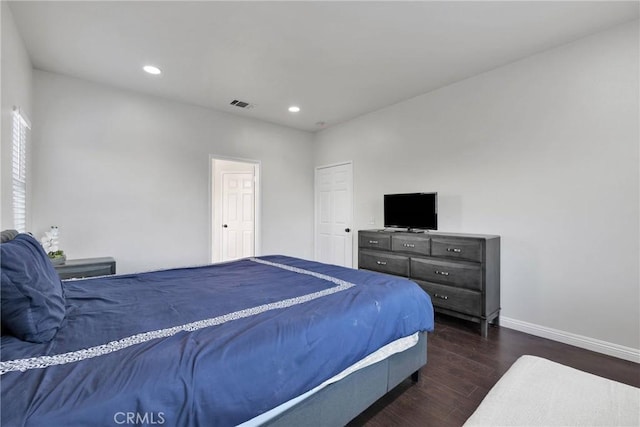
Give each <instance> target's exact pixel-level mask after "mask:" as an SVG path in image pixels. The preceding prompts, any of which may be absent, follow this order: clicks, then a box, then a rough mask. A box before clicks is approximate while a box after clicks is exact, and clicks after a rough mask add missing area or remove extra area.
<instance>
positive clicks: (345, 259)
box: [315, 163, 353, 267]
mask: <svg viewBox="0 0 640 427" xmlns="http://www.w3.org/2000/svg"><path fill="white" fill-rule="evenodd" d="M315 193H316V194H315V208H316V214H315V222H316V224H315V225H316V226H315V230H316V231H315V234H316V235H315V256H316V260H317V261H320V262H325V263H328V264H336V265H342V266H344V267H351V266H352V265H353V253H352V251H353V240H352V239H353V237H352V236H353V232H352V230H351V227H352V225H351V222H352V216H353V167H352V164H351V163H345V164H340V165H335V166H327V167H319V168H317V169H316V176H315Z"/></svg>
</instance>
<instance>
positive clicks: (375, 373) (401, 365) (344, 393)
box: [263, 332, 427, 427]
mask: <svg viewBox="0 0 640 427" xmlns="http://www.w3.org/2000/svg"><path fill="white" fill-rule="evenodd" d="M426 363H427V334H426V332H421V333H420V334H419V340H418V343H417V344H416V345H414V346H413V347H411V348H409V349H407V350H405V351H403V352H401V353H396V354H394V355H392V356H391V357H389V358H387V359H384V360H381V361H380V362H378V363H375V364H373V365H370V366H367V367H366V368H363V369H361V370H359V371H356V372H354V373H352V374H351V375H349V376H347V377H345V378H343V379H342V380H340V381H338V382H335V383H333V384H330V385H328V386H327V387H325V388H323V389H322V390H320V391H318V392H317V393H315V394H313V395H311V396H309V397H308V398H307V399H305V400H303V401H302V402H299V403H298V404H296V405H294V406H292V407H291V408H289V409H287V410H286V411H284V412H283V413H281V414H279V415H277V416H276V417H274V418H272V419H270V420H269V421H267V422H266V423H264V424H263V425H264V426H272V427H291V426H303V425H308V424H309V420H313V424H314V425H316V426H327V427H329V426H334V427H339V426H344V425H346V424H347V423H348V422H349V421H351V420H352V419H353V418H355V417H356V416H358V415H359V414H360V413H361V412H363V411H364V410H365V409H367V408H368V407H369V406H371V404H373V403H374V402H375V401H376V400H378V399H379V398H381V397H382V396H384V395H385V394H386V393H387V392H389V391H390V390H391V389H393V388H394V387H395V386H397V385H398V384H400V383H401V382H402V381H404V380H405V379H406V378H408V377H409V376H411V379H412V380H413V381H414V382H417V381H418V372H419V371H418V370H419V369H420V368H421V367H422V366H424V365H425V364H426Z"/></svg>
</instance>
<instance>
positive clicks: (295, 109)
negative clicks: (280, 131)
mask: <svg viewBox="0 0 640 427" xmlns="http://www.w3.org/2000/svg"><path fill="white" fill-rule="evenodd" d="M298 111H300V107H297V106H295V105H292V106H291V107H289V112H290V113H297V112H298Z"/></svg>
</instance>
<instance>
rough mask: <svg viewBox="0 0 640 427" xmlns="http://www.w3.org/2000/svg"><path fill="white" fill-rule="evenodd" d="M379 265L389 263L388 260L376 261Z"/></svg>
mask: <svg viewBox="0 0 640 427" xmlns="http://www.w3.org/2000/svg"><path fill="white" fill-rule="evenodd" d="M376 264H378V265H387V261H376Z"/></svg>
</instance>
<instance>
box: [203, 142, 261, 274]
mask: <svg viewBox="0 0 640 427" xmlns="http://www.w3.org/2000/svg"><path fill="white" fill-rule="evenodd" d="M215 160H223V161H228V162H236V163H246V164H250V165H252V166H253V171H254V179H255V187H254V194H253V197H254V207H253V209H254V211H255V212H254V218H253V221H254V228H253V230H254V233H253V248H254V249H253V250H254V255H255V256H260V255H262V239H261V235H262V233H261V230H262V187H261V182H262V180H261V173H262V162H261V161H260V160H254V159H245V158H240V157H229V156H219V155H215V154H209V198H208V199H209V262H212V263H213V262H220V256H221V253H220V252H221V248H218V250H217V253H216V250H215V249H214V244H215V243H216V238H215V233H216V232H219V230H222V222H221V221H222V219H221V217H220V218H217V217H216V210H215V209H214V206H213V203H214V200H215V195H216V191H217V185H216V182H215V178H216V170H215V167H214V161H215ZM218 221H219V222H220V223H219V224H217V222H218ZM218 226H219V227H218ZM218 240H219V242H220V244H222V243H221V242H222V237H221V236H220V239H218ZM216 255H217V256H216Z"/></svg>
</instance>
